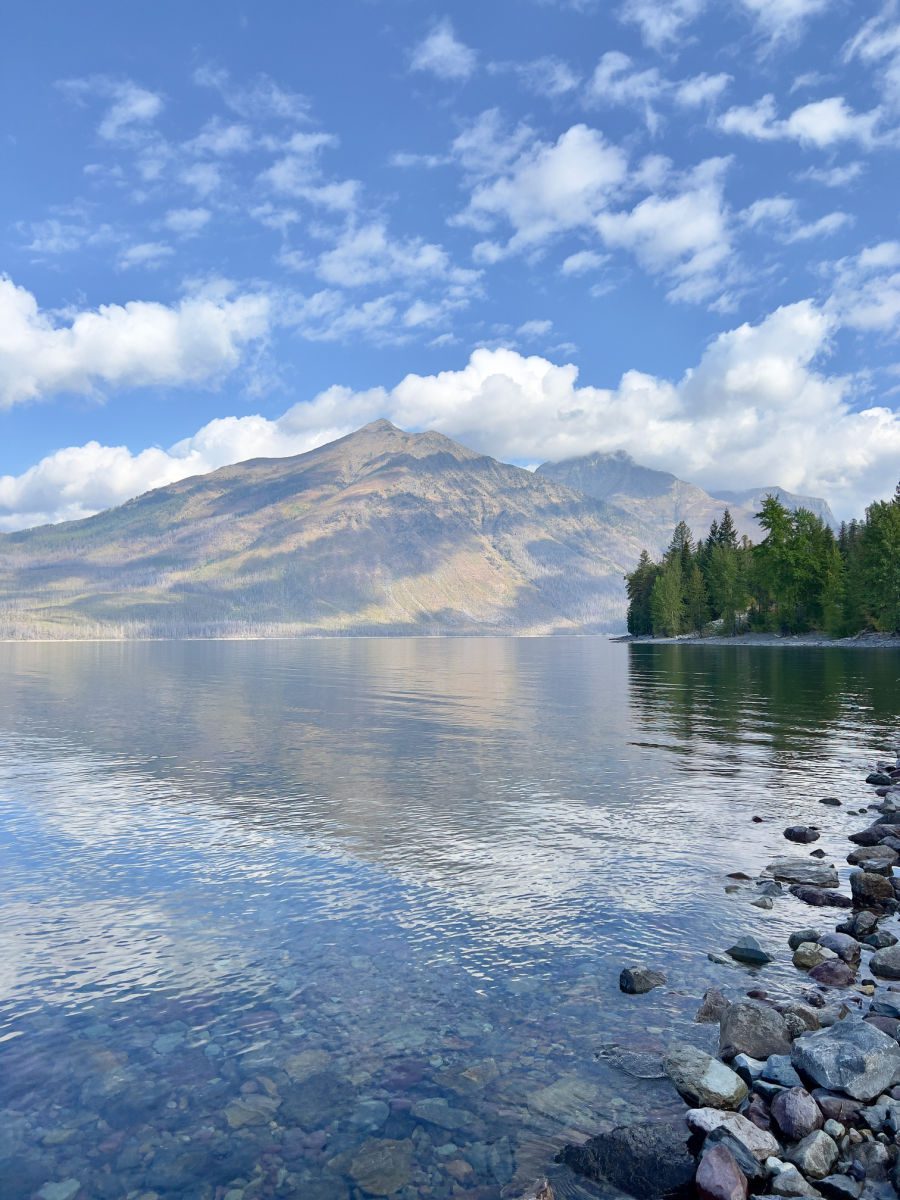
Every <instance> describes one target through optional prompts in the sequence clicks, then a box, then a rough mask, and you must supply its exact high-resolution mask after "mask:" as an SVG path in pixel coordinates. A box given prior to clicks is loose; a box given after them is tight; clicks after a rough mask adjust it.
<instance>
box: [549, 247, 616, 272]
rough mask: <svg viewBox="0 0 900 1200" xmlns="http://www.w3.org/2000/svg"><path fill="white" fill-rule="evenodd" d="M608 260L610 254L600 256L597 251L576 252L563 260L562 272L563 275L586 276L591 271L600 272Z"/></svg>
mask: <svg viewBox="0 0 900 1200" xmlns="http://www.w3.org/2000/svg"><path fill="white" fill-rule="evenodd" d="M608 260H609V255H608V254H598V253H597V251H596V250H576V251H575V253H574V254H570V255H569V256H568V258H565V259H563V264H562V266H561V267H560V270H561V271H562V273H563V275H586V274H587V273H588V272H589V271H596V270H598V269H599V268H600V267H602V266H603V264H604V263H606V262H607V261H608Z"/></svg>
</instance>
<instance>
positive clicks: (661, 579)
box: [650, 554, 684, 637]
mask: <svg viewBox="0 0 900 1200" xmlns="http://www.w3.org/2000/svg"><path fill="white" fill-rule="evenodd" d="M650 614H651V618H652V622H653V634H654V636H655V637H675V636H677V635H678V634H679V633H681V632H682V625H683V622H684V598H683V596H682V578H681V556H680V554H679V555H675V556H674V557H672V558H671V559H670V560H669V561H668V562H667V563H666V564H665V566H664V567H663V569H662V570H661V571H660V573H659V575H658V576H657V578H656V581H655V582H654V584H653V591H652V593H651V595H650Z"/></svg>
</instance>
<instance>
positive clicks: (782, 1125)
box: [772, 1087, 825, 1165]
mask: <svg viewBox="0 0 900 1200" xmlns="http://www.w3.org/2000/svg"><path fill="white" fill-rule="evenodd" d="M772 1119H773V1120H774V1122H775V1124H776V1125H777V1126H778V1128H779V1129H780V1130H781V1133H782V1134H783V1136H784V1137H786V1138H787V1139H788V1141H789V1142H799V1141H800V1139H801V1138H805V1137H806V1135H807V1134H809V1133H813V1132H814V1131H815V1130H816V1129H821V1128H822V1126H823V1124H824V1123H825V1122H824V1118H823V1117H822V1110H821V1109H820V1108H819V1106H818V1104H816V1102H815V1100H813V1098H812V1096H811V1095H810V1094H809V1092H807V1091H806V1089H805V1088H802V1087H792V1088H787V1089H786V1090H785V1091H783V1092H780V1093H779V1094H778V1095H777V1096H776V1097H775V1099H774V1100H773V1101H772ZM798 1165H799V1164H798Z"/></svg>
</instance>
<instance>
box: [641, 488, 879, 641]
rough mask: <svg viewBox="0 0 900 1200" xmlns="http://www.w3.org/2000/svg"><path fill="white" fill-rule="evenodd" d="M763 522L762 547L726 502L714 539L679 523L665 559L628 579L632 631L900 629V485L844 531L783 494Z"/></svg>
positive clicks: (840, 633)
mask: <svg viewBox="0 0 900 1200" xmlns="http://www.w3.org/2000/svg"><path fill="white" fill-rule="evenodd" d="M756 519H757V521H758V522H759V525H760V528H761V529H762V531H763V533H764V535H765V536H764V537H763V539H762V541H760V542H759V543H757V544H756V545H754V544H753V542H751V541H750V539H749V538H747V537H738V533H737V530H736V528H735V525H734V521H733V520H732V517H731V513H730V512H729V510H728V509H727V508H726V509H725V510H724V512H723V514H722V518H721V520H719V521H713V523H712V525H711V526H710V529H709V534H708V535H707V537H706V538H705V539H704V540H701V541H699V542H695V541H694V538H693V535H692V534H691V531H690V529H689V528H688V527H687V525H686V524H685V522H684V521H679V523H678V524H677V525H676V527H675V531H674V533H673V534H672V540H671V541H670V543H669V546H668V549H667V550H666V552H665V554H664V555H663V557H662V559H661V561H659V562H655V561H654V560H653V559H651V557H650V555H649V554H648V553H647V551H646V550H645V551H643V552H642V554H641V557H640V560H639V562H638V564H637V566H636V567H635V569H634V570H633V571H631V572H629V574H627V575H626V576H625V583H626V591H627V593H628V632H629V633H632V634H635V635H636V636H653V637H674V636H676V635H678V634H684V633H702V632H704V631H706V630H708V629H710V628H711V627H712V628H714V629H715V630H716V631H717V632H719V633H725V634H730V635H734V634H737V633H739V632H741V631H743V630H745V629H749V630H758V631H761V632H772V633H781V634H792V633H806V632H810V631H820V632H823V633H826V634H829V635H830V636H832V637H849V636H851V635H852V634H855V633H859V632H861V631H863V630H878V631H881V632H884V633H898V632H900V483H898V485H897V488H896V491H895V492H894V496H893V498H892V499H891V500H884V501H878V502H876V503H875V504H871V505H870V506H869V507H868V508H867V509H866V515H865V519H864V520H862V521H856V520H854V521H850V522H845V523H844V524H842V525H841V528H840V532H839V533H837V534H835V533H834V531H833V530H832V529H831V528H830V527H829V526H828V525H826V524H825V522H824V521H823V520H822V519H821V518H820V517H817V516H816V515H815V514H814V513H811V512H810V511H809V510H808V509H805V508H798V509H797V510H796V511H791V510H790V509H789V508H787V507H786V506H785V505H784V504H782V502H781V501H780V500H779V499H778V498H777V497H776V496H767V497H766V499H765V501H764V502H763V506H762V509H761V511H760V512H758V513H757V514H756Z"/></svg>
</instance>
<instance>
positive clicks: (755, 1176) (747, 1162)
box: [703, 1126, 767, 1183]
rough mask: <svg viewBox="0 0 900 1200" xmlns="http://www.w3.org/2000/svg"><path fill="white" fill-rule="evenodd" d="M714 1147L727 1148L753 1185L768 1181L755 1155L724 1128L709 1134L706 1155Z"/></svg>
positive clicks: (705, 1149)
mask: <svg viewBox="0 0 900 1200" xmlns="http://www.w3.org/2000/svg"><path fill="white" fill-rule="evenodd" d="M713 1146H725V1148H726V1149H727V1150H728V1151H729V1152H730V1153H731V1156H732V1158H733V1159H734V1161H735V1162H736V1163H737V1165H738V1167H739V1168H740V1170H741V1171H742V1172H743V1173H744V1175H745V1176H746V1177H747V1179H748V1180H750V1181H751V1182H752V1183H762V1182H763V1181H764V1180H765V1179H766V1177H767V1172H766V1168H765V1167H764V1166H763V1164H762V1163H761V1162H760V1161H759V1159H758V1158H756V1156H755V1155H753V1154H751V1153H750V1151H749V1150H748V1149H747V1147H746V1146H745V1145H744V1143H743V1142H739V1141H738V1140H737V1138H736V1137H735V1136H734V1134H732V1133H729V1132H728V1130H727V1129H725V1128H724V1126H723V1127H722V1128H720V1129H714V1130H713V1131H712V1133H710V1134H707V1136H706V1140H705V1141H704V1143H703V1152H704V1154H705V1153H706V1151H707V1150H711V1149H712V1148H713Z"/></svg>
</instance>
